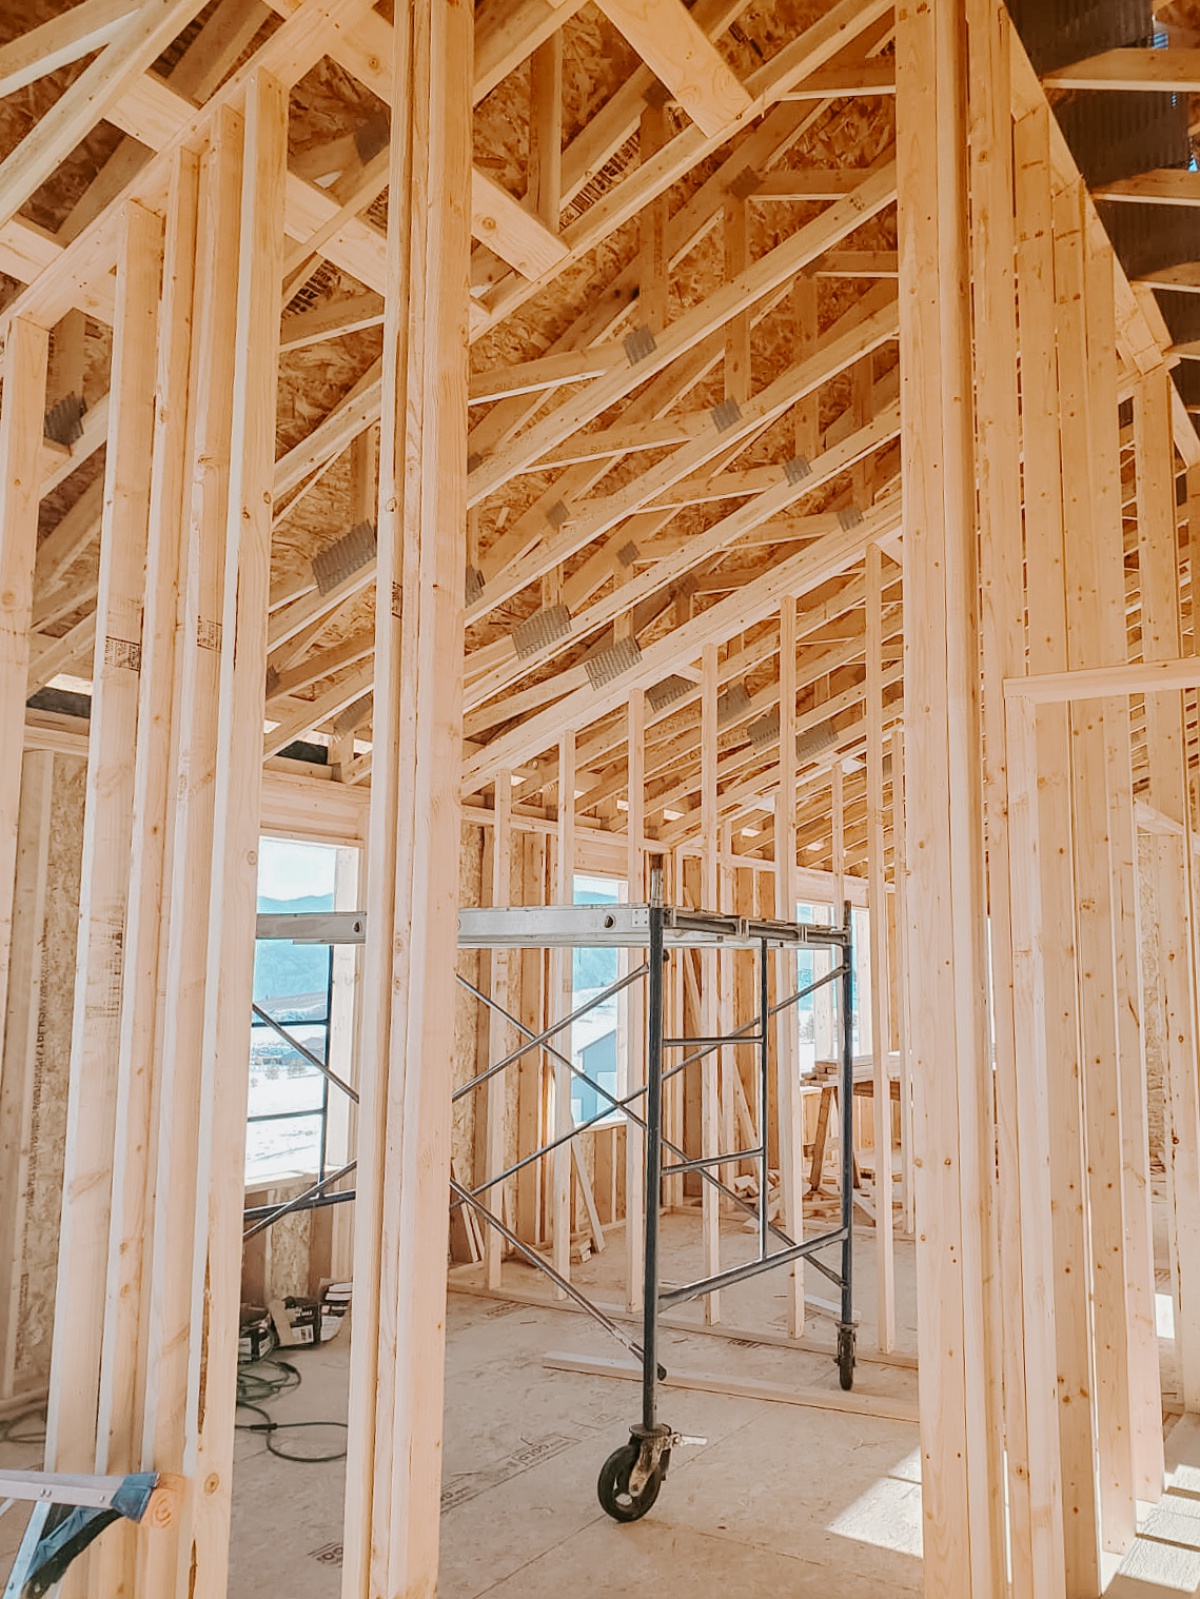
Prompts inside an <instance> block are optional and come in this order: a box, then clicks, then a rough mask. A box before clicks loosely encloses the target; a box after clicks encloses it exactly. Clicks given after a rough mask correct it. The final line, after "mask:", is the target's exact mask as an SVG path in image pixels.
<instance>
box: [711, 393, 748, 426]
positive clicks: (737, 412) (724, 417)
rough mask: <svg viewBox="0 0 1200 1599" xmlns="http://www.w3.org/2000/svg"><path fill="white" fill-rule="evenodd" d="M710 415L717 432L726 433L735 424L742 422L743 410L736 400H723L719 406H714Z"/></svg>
mask: <svg viewBox="0 0 1200 1599" xmlns="http://www.w3.org/2000/svg"><path fill="white" fill-rule="evenodd" d="M709 415H710V416H711V417H712V424H713V427H715V428H716V430H717V432H718V433H726V432H728V430H729V429H730V428H731V427H733V426H734V424H735V423H737V422H740V421H741V419H742V408H741V406H740V405H739V404H738V403H737V401H736V400H722V401H721V403H720V404H719V405H714V406H713V408H712V410H711V411H710V412H709Z"/></svg>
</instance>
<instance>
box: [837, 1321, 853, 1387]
mask: <svg viewBox="0 0 1200 1599" xmlns="http://www.w3.org/2000/svg"><path fill="white" fill-rule="evenodd" d="M837 1368H838V1381H839V1382H840V1383H841V1385H842V1387H843V1388H844V1389H847V1390H849V1389H851V1388H853V1386H854V1328H853V1327H847V1326H844V1325H840V1326H839V1327H838V1338H837Z"/></svg>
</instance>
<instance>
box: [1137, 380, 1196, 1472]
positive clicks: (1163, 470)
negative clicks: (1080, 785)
mask: <svg viewBox="0 0 1200 1599" xmlns="http://www.w3.org/2000/svg"><path fill="white" fill-rule="evenodd" d="M1170 383H1171V378H1170V376H1169V374H1168V373H1167V372H1166V371H1165V370H1162V371H1159V372H1153V373H1149V374H1148V375H1147V376H1146V377H1145V378H1143V380H1142V382H1141V383H1140V384H1139V385H1138V388H1137V390H1136V391H1135V395H1134V427H1135V430H1136V439H1137V485H1138V576H1139V586H1140V589H1141V613H1142V614H1141V623H1142V655H1143V657H1144V658H1145V659H1146V660H1147V661H1152V660H1155V659H1159V658H1162V657H1173V656H1175V655H1176V654H1177V653H1179V652H1180V650H1181V645H1182V638H1181V627H1180V603H1179V594H1180V587H1181V573H1180V570H1179V552H1178V546H1177V542H1176V531H1175V514H1176V512H1175V479H1174V473H1173V471H1172V466H1173V462H1172V459H1171V449H1170V444H1169V440H1170V430H1169V427H1168V428H1167V429H1166V430H1165V431H1163V423H1164V418H1165V416H1166V415H1167V414H1169V396H1168V393H1167V389H1168V385H1169V384H1170ZM1145 716H1146V760H1147V766H1148V768H1149V770H1148V777H1149V785H1148V791H1147V799H1148V801H1149V803H1150V804H1151V805H1153V806H1154V807H1155V809H1156V810H1157V811H1158V812H1159V813H1160V814H1161V815H1163V816H1165V817H1166V818H1167V819H1168V821H1169V822H1170V823H1171V824H1173V826H1175V827H1177V828H1178V832H1172V833H1165V834H1164V833H1158V834H1156V835H1154V836H1153V837H1152V839H1151V853H1152V866H1151V871H1152V874H1153V885H1154V900H1155V905H1156V908H1157V912H1158V939H1159V950H1160V971H1161V974H1162V975H1161V983H1162V993H1163V1002H1164V1014H1165V1019H1166V1025H1165V1026H1164V1028H1163V1037H1164V1042H1165V1051H1166V1062H1165V1066H1166V1084H1165V1088H1166V1098H1167V1108H1168V1114H1167V1117H1166V1121H1167V1128H1168V1131H1167V1135H1166V1136H1165V1137H1164V1139H1163V1156H1164V1160H1165V1164H1166V1168H1167V1203H1168V1208H1169V1216H1170V1227H1171V1231H1172V1233H1173V1235H1174V1249H1173V1256H1174V1262H1175V1271H1174V1281H1175V1347H1176V1350H1177V1352H1178V1355H1179V1370H1180V1385H1181V1388H1182V1392H1183V1402H1184V1408H1185V1409H1187V1410H1194V1409H1196V1408H1197V1407H1200V1275H1198V1264H1197V1263H1198V1262H1200V1239H1198V1238H1195V1237H1193V1234H1194V1233H1195V1232H1196V1230H1197V1227H1198V1226H1200V1098H1198V1083H1197V1075H1196V1069H1195V1060H1196V1056H1195V1049H1196V1021H1195V1016H1196V1011H1195V1003H1196V993H1195V989H1196V976H1195V966H1194V960H1193V957H1192V951H1193V949H1194V948H1195V943H1194V933H1195V905H1194V900H1193V894H1192V891H1191V881H1192V877H1193V873H1192V871H1191V869H1190V864H1189V860H1188V855H1189V853H1190V849H1189V845H1190V843H1191V839H1190V836H1189V835H1190V832H1191V817H1190V811H1189V805H1188V794H1187V775H1186V771H1187V769H1186V750H1187V719H1186V714H1185V706H1184V703H1183V701H1182V700H1181V698H1180V697H1179V695H1178V694H1170V693H1162V694H1147V695H1146V702H1145ZM1159 1465H1160V1462H1159V1460H1158V1458H1157V1457H1155V1459H1154V1460H1152V1461H1151V1463H1150V1466H1151V1473H1152V1475H1151V1480H1150V1481H1149V1482H1147V1481H1145V1478H1144V1473H1140V1474H1139V1475H1140V1476H1141V1477H1142V1481H1141V1482H1140V1484H1139V1497H1142V1498H1150V1497H1156V1495H1153V1496H1152V1495H1151V1493H1150V1492H1149V1490H1150V1488H1152V1487H1153V1486H1154V1483H1155V1481H1157V1485H1158V1490H1159V1491H1161V1475H1160V1474H1158V1473H1157V1472H1156V1471H1155V1468H1156V1467H1158V1466H1159Z"/></svg>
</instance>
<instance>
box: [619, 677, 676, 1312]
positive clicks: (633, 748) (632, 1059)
mask: <svg viewBox="0 0 1200 1599" xmlns="http://www.w3.org/2000/svg"><path fill="white" fill-rule="evenodd" d="M625 714H626V737H627V749H628V758H627V759H628V796H629V797H628V809H627V811H626V813H625V827H626V864H625V884H626V894H627V897H628V899H629V902H630V904H633V905H640V904H643V903H644V902H645V899H646V881H645V864H644V860H643V855H642V846H643V840H644V836H645V830H646V792H645V791H646V780H645V757H646V748H645V741H646V704H645V696H644V694H643V691H642V690H641V689H640V688H635V689H634V690H633V692H632V693H631V694H630V696H629V707H628V709H627V711H626V713H625ZM644 958H645V956H644V953H643V952H642V951H638V950H635V951H633V952H631V954H630V957H629V962H632V961H633V960H635V959H636V960H638V961H639V962H640V961H641V960H642V959H644ZM629 962H627V963H626V965H627V966H628V964H629ZM663 980H664V983H666V984H668V985H669V983H670V968H668V970H667V972H665V973H664V974H663ZM625 994H626V997H625V1018H626V1033H627V1043H626V1054H625V1060H626V1077H625V1092H626V1093H627V1094H632V1093H635V1092H636V1091H637V1090H638V1089H639V1088H642V1087H643V1086H644V1084H645V1081H646V1006H645V1003H644V996H645V984H643V983H640V982H639V983H635V984H633V985H632V987H631V988H629V989H627V990H626V991H625ZM664 1014H665V1013H664ZM634 1109H635V1110H636V1111H637V1112H638V1114H639V1115H640V1116H642V1117H643V1118H644V1117H645V1096H644V1095H643V1096H642V1098H641V1099H640V1100H638V1101H637V1102H636V1104H635V1106H634ZM664 1116H665V1112H664ZM664 1131H666V1128H665V1126H664ZM661 1203H662V1196H661V1195H660V1194H648V1193H647V1192H646V1140H645V1137H644V1135H643V1134H642V1130H641V1128H640V1127H635V1126H634V1124H633V1122H631V1121H629V1120H626V1123H625V1269H626V1278H625V1281H626V1305H627V1308H628V1309H629V1310H638V1309H640V1308H641V1305H642V1280H643V1276H644V1272H645V1211H646V1206H647V1205H659V1204H661Z"/></svg>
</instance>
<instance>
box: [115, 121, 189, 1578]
mask: <svg viewBox="0 0 1200 1599" xmlns="http://www.w3.org/2000/svg"><path fill="white" fill-rule="evenodd" d="M198 186H199V161H198V158H197V157H196V156H195V155H193V154H192V153H190V152H188V153H185V154H182V155H181V156H180V159H179V161H178V162H177V165H176V170H175V172H174V174H173V179H172V185H171V193H170V196H169V201H168V211H167V220H166V236H165V252H164V262H163V288H162V301H161V305H160V310H159V339H158V351H157V365H158V371H157V381H156V385H155V388H156V396H157V404H156V408H155V417H154V447H153V459H152V463H151V472H150V499H149V520H148V527H149V538H148V544H147V552H146V580H145V608H144V611H143V616H142V632H141V644H142V663H141V675H140V682H139V696H140V697H139V703H138V711H137V746H136V753H135V757H134V773H133V817H132V837H133V838H134V839H135V840H137V841H138V842H137V847H136V848H135V849H134V851H133V854H132V859H131V871H130V879H129V897H128V909H127V914H126V923H125V935H124V947H125V960H124V965H123V971H122V991H121V1010H120V1034H119V1042H118V1050H117V1082H116V1094H117V1105H116V1139H115V1147H114V1155H113V1172H114V1183H113V1194H112V1213H111V1221H110V1229H109V1245H108V1281H107V1286H106V1294H105V1317H104V1343H103V1351H102V1365H101V1372H100V1393H99V1419H98V1428H97V1452H96V1465H97V1467H98V1469H100V1470H102V1471H106V1472H115V1471H121V1472H125V1471H136V1470H138V1469H139V1468H140V1466H141V1463H142V1458H143V1457H142V1437H143V1419H144V1415H143V1413H144V1394H145V1386H146V1375H147V1373H146V1361H147V1344H148V1337H149V1319H150V1318H149V1314H148V1306H149V1303H150V1300H151V1274H152V1261H153V1253H152V1240H153V1237H154V1231H155V1228H154V1204H155V1198H156V1195H155V1183H154V1177H155V1163H156V1158H157V1136H158V1135H157V1128H156V1125H155V1111H156V1109H157V1106H158V1104H159V1100H160V1090H159V1085H160V1081H161V1077H160V1072H161V1057H160V1055H159V1050H160V1048H161V1044H162V1039H161V1036H160V1035H159V1031H158V1024H159V1009H158V1007H159V1003H160V997H159V996H160V990H159V982H160V967H159V961H160V953H161V952H162V951H163V949H164V946H165V931H166V928H167V927H168V926H169V921H167V920H166V919H165V918H164V915H163V909H164V906H165V905H166V904H167V903H168V902H169V898H170V882H169V868H170V857H169V854H168V851H167V833H168V815H169V812H170V808H171V788H172V782H173V779H174V777H175V773H176V766H175V764H174V761H173V756H174V755H175V754H176V746H175V744H174V740H173V717H174V711H175V686H176V667H175V650H176V629H177V625H178V620H179V610H180V605H179V593H180V578H181V554H182V547H183V528H184V467H185V463H186V462H187V459H188V443H189V426H190V422H191V418H190V415H189V405H188V399H189V385H190V379H191V355H192V331H193V329H192V306H193V299H194V278H195V262H196V251H197V239H196V229H197V211H196V207H197V198H198ZM162 976H163V977H164V978H165V970H164V971H163V973H162ZM119 1547H120V1546H119V1544H118V1543H117V1540H115V1539H114V1540H106V1541H105V1544H104V1545H102V1546H100V1548H99V1549H98V1550H97V1552H96V1557H95V1558H96V1560H97V1563H98V1564H99V1563H107V1556H108V1554H109V1551H110V1550H111V1551H117V1550H119ZM109 1580H110V1581H111V1582H112V1583H113V1585H114V1587H115V1586H116V1584H117V1583H119V1582H120V1580H121V1579H120V1577H119V1576H118V1575H117V1572H116V1570H115V1569H114V1568H113V1567H112V1566H109Z"/></svg>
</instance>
